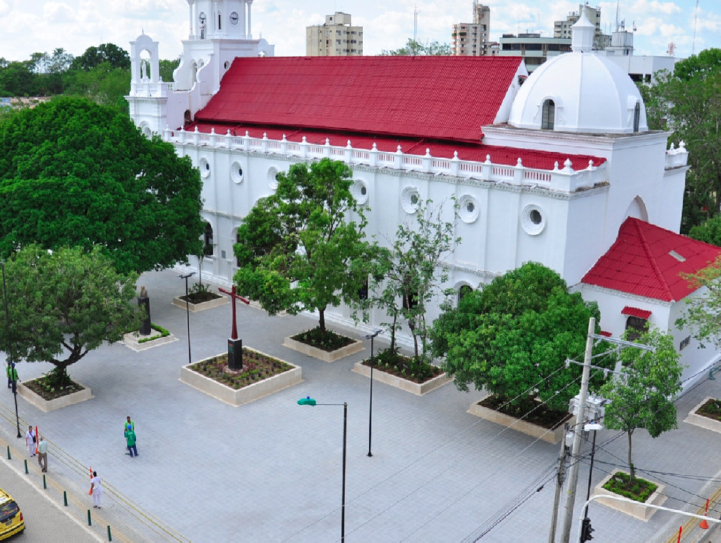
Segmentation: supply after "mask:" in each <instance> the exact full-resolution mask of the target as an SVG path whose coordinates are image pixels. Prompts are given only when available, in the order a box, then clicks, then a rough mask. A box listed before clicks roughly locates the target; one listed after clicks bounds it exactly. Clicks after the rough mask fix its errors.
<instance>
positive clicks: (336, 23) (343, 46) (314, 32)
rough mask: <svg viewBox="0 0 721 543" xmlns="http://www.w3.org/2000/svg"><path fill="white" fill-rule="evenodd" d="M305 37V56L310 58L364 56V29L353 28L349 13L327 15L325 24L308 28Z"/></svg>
mask: <svg viewBox="0 0 721 543" xmlns="http://www.w3.org/2000/svg"><path fill="white" fill-rule="evenodd" d="M305 36H306V43H305V54H306V56H309V57H326V56H327V57H342V56H360V55H362V54H363V27H362V26H351V16H350V14H349V13H342V12H339V11H336V12H335V14H333V15H326V16H325V23H324V24H322V25H315V26H308V27H306V29H305Z"/></svg>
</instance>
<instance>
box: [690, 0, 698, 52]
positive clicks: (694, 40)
mask: <svg viewBox="0 0 721 543" xmlns="http://www.w3.org/2000/svg"><path fill="white" fill-rule="evenodd" d="M697 22H698V0H696V11H695V13H694V16H693V43H692V45H691V54H692V55H693V54H694V53H695V52H696V23H697Z"/></svg>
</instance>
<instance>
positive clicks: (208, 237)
mask: <svg viewBox="0 0 721 543" xmlns="http://www.w3.org/2000/svg"><path fill="white" fill-rule="evenodd" d="M203 254H204V255H205V256H213V227H212V226H211V225H210V223H209V222H206V223H205V230H204V231H203Z"/></svg>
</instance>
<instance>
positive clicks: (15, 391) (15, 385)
mask: <svg viewBox="0 0 721 543" xmlns="http://www.w3.org/2000/svg"><path fill="white" fill-rule="evenodd" d="M0 266H2V272H3V298H4V299H5V326H7V336H8V347H7V348H8V360H7V364H11V365H12V341H11V340H10V313H9V311H8V290H7V285H6V284H5V261H2V262H0ZM16 375H17V371H16V370H15V367H14V366H13V367H12V387H13V397H14V399H15V426H16V427H17V430H18V439H20V438H21V437H22V435H21V434H20V416H19V415H18V381H17V378H16Z"/></svg>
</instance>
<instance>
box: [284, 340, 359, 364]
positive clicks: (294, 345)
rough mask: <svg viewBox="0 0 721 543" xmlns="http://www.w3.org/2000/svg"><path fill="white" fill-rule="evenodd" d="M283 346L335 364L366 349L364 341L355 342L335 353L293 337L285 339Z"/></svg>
mask: <svg viewBox="0 0 721 543" xmlns="http://www.w3.org/2000/svg"><path fill="white" fill-rule="evenodd" d="M283 345H284V346H285V347H288V348H289V349H293V350H294V351H298V352H299V353H303V354H305V355H308V356H312V357H313V358H317V359H318V360H322V361H323V362H335V361H336V360H340V359H341V358H345V357H346V356H350V355H352V354H354V353H357V352H360V351H362V350H363V348H364V347H363V342H362V341H359V340H355V341H353V343H351V344H350V345H346V346H345V347H341V348H340V349H336V350H335V351H324V350H323V349H319V348H317V347H313V346H311V345H308V344H307V343H302V342H300V341H298V340H296V339H293V338H292V337H287V338H285V339H283Z"/></svg>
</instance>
